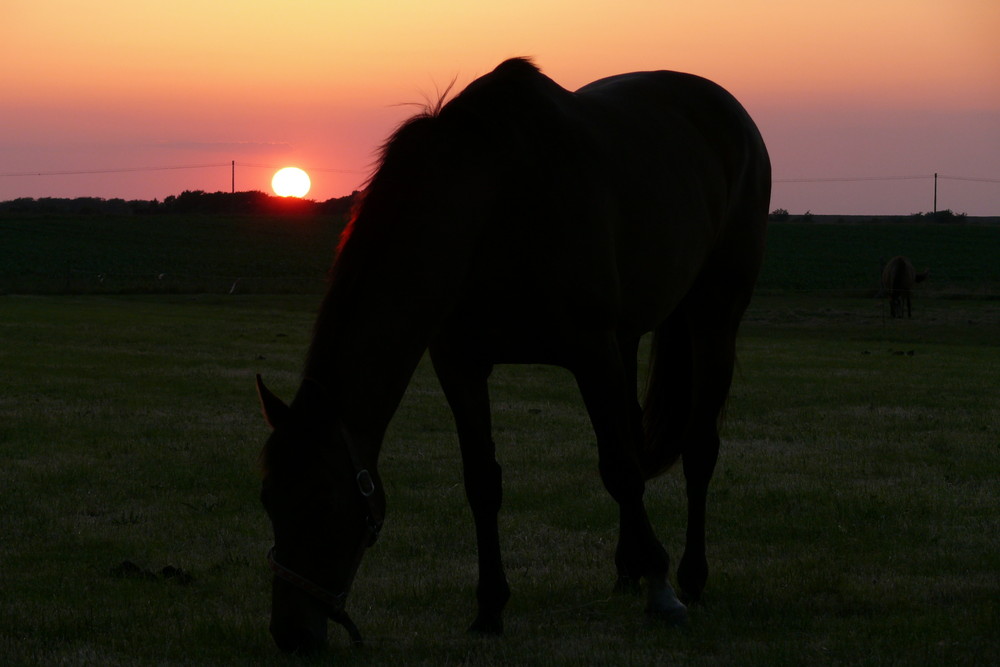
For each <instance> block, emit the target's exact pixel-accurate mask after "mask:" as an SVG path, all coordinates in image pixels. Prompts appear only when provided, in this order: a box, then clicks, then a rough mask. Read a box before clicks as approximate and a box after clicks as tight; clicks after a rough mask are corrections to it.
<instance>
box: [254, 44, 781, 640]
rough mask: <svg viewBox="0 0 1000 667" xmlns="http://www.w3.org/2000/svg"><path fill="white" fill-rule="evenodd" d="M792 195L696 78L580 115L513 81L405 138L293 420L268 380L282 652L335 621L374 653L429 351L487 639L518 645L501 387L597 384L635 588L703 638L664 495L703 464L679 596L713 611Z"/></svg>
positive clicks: (551, 93) (364, 222) (603, 439)
mask: <svg viewBox="0 0 1000 667" xmlns="http://www.w3.org/2000/svg"><path fill="white" fill-rule="evenodd" d="M770 188H771V175H770V162H769V160H768V155H767V151H766V149H765V147H764V142H763V140H762V139H761V136H760V134H759V132H758V131H757V128H756V126H755V125H754V123H753V121H752V120H751V119H750V117H749V116H748V115H747V113H746V111H744V109H743V108H742V107H741V106H740V104H739V103H738V102H737V101H736V100H735V99H734V98H733V97H732V96H731V95H729V94H728V93H727V92H726V91H724V90H723V89H722V88H720V87H719V86H717V85H715V84H713V83H711V82H709V81H706V80H705V79H702V78H699V77H696V76H692V75H689V74H680V73H676V72H666V71H661V72H637V73H632V74H622V75H620V76H613V77H610V78H606V79H601V80H599V81H596V82H594V83H591V84H588V85H586V86H584V87H583V88H581V89H579V90H577V91H576V92H570V91H568V90H565V89H563V88H562V87H560V86H559V85H557V84H556V83H555V82H553V81H552V80H551V79H549V78H548V77H546V76H544V75H543V74H542V73H541V72H540V71H539V70H538V69H537V68H536V67H535V66H534V65H533V64H532V63H531V62H530V61H528V60H525V59H512V60H508V61H506V62H504V63H502V64H501V65H499V66H498V67H497V68H496V69H495V70H494V71H493V72H491V73H489V74H487V75H485V76H483V77H481V78H479V79H477V80H476V81H474V82H472V83H471V84H470V85H469V86H468V87H467V88H466V89H465V90H464V91H462V92H461V93H460V94H458V95H456V96H455V97H454V98H453V99H452V100H451V101H450V102H448V103H447V104H443V105H439V106H438V108H435V109H432V110H428V111H427V112H426V113H422V114H420V115H417V116H416V117H414V118H411V119H410V120H409V121H407V122H406V123H404V124H403V125H402V126H400V127H399V129H398V130H397V131H396V132H395V133H394V134H393V135H392V136H391V137H390V139H389V140H388V141H387V143H386V144H385V146H384V148H383V151H382V155H381V159H380V161H379V164H378V166H377V169H376V170H375V172H374V174H373V176H372V177H371V179H370V182H369V183H368V187H367V188H366V192H365V195H364V198H363V200H362V201H361V203H360V204H359V205H358V207H357V208H356V210H355V212H354V215H353V218H352V220H351V222H350V224H349V226H348V227H347V229H346V230H345V232H344V234H343V237H342V239H341V242H340V245H339V249H338V253H337V256H336V260H335V261H334V264H333V268H332V270H331V275H330V285H329V289H328V291H327V293H326V296H325V297H324V300H323V302H322V305H321V307H320V310H319V314H318V316H317V320H316V324H315V329H314V333H313V338H312V343H311V345H310V348H309V352H308V355H307V359H306V363H305V368H304V371H303V379H302V381H301V384H300V385H299V388H298V391H297V393H296V395H295V397H294V400H293V401H292V402H291V404H290V405H286V404H285V403H283V402H282V401H281V400H280V399H278V398H277V397H276V396H275V395H274V394H273V393H271V392H270V391H269V390H268V389H267V388H266V387H265V386H264V385H263V383H262V382H261V381H260V377H259V376H258V392H259V394H260V398H261V403H262V406H263V410H264V414H265V417H266V419H267V421H268V423H269V424H270V425H271V427H272V429H273V431H272V433H271V435H270V438H269V439H268V441H267V443H266V444H265V446H264V450H263V452H262V455H261V465H262V469H263V485H262V491H261V500H262V502H263V505H264V508H265V509H266V511H267V513H268V515H269V517H270V519H271V523H272V527H273V530H274V547H273V548H272V549H271V551H270V552H269V554H268V560H269V562H270V564H271V568H272V570H273V572H274V578H273V590H272V607H271V626H270V628H271V633H272V635H273V637H274V640H275V641H276V643H277V644H278V646H279V647H280V648H282V649H284V650H289V651H299V650H303V651H305V650H311V649H315V648H318V647H320V646H322V645H323V644H324V643H325V641H326V630H327V623H326V621H327V619H328V618H329V619H332V620H334V621H336V622H338V623H340V624H341V625H343V626H344V627H345V628H346V629H347V630H348V632H349V633H350V635H351V638H352V640H354V641H355V642H360V641H361V635H360V634H359V632H358V630H357V628H356V626H355V625H354V624H353V623H352V622H351V620H350V618H349V616H348V615H347V612H346V611H345V607H344V606H345V601H346V598H347V594H348V591H349V589H350V587H351V583H352V580H353V578H354V575H355V572H356V571H357V569H358V564H359V562H360V560H361V558H362V556H363V554H364V552H365V550H366V549H367V548H368V547H369V546H370V545H371V544H372V543H373V542H374V541H375V539H376V538H377V537H378V533H379V529H380V528H381V526H382V520H383V516H384V513H385V496H384V491H383V484H382V480H381V478H380V476H379V471H378V460H379V452H380V450H381V446H382V440H383V437H384V435H385V432H386V427H387V425H388V424H389V420H390V419H391V417H392V415H393V413H394V412H395V410H396V408H397V407H398V405H399V402H400V400H401V399H402V397H403V393H404V391H405V390H406V387H407V384H408V383H409V381H410V378H411V376H412V374H413V372H414V369H415V368H416V366H417V363H418V362H419V361H420V359H421V357H422V355H423V354H424V352H425V351H429V352H430V357H431V361H432V363H433V367H434V370H435V372H436V374H437V376H438V378H439V380H440V383H441V387H442V389H443V391H444V395H445V397H446V399H447V401H448V403H449V405H450V407H451V410H452V412H453V413H454V418H455V423H456V426H457V431H458V438H459V445H460V449H461V455H462V465H463V472H464V479H465V491H466V495H467V497H468V501H469V504H470V507H471V509H472V515H473V520H474V523H475V532H476V539H477V547H478V553H479V583H478V586H477V589H476V598H477V601H478V613H477V616H476V618H475V620H474V622H473V624H472V627H471V628H470V630H473V631H478V632H484V633H496V634H498V633H500V632H501V631H502V620H501V613H502V610H503V608H504V606H505V604H506V602H507V600H508V598H509V596H510V589H509V587H508V583H507V578H506V575H505V573H504V568H503V564H502V560H501V555H500V544H499V536H498V529H497V513H498V511H499V509H500V503H501V471H500V466H499V465H498V463H497V461H496V456H495V450H494V444H493V440H492V436H491V426H490V405H489V397H488V391H487V379H488V378H489V375H490V373H491V371H492V369H493V366H494V364H498V363H546V364H556V365H559V366H562V367H565V368H567V369H569V371H570V372H571V373H572V374H573V375H574V377H575V379H576V382H577V385H578V387H579V390H580V392H581V394H582V397H583V401H584V404H585V406H586V409H587V411H588V414H589V416H590V419H591V422H592V424H593V428H594V431H595V434H596V438H597V444H598V454H599V470H600V474H601V479H602V481H603V483H604V485H605V487H606V488H607V491H608V492H609V493H610V495H611V496H612V498H613V499H614V500H615V501H617V504H618V507H619V520H620V525H619V538H618V544H617V548H616V551H615V564H616V567H617V574H618V587H619V588H620V589H624V590H631V591H637V590H638V587H639V585H640V583H639V582H640V580H644V582H645V585H646V590H647V596H648V606H647V610H648V611H649V612H650V613H652V614H655V615H658V616H661V617H663V618H665V619H666V621H667V622H669V623H678V622H681V621H683V620H684V619H685V618H686V614H687V608H686V607H685V605H684V604H682V603H681V602H680V600H679V599H678V598H677V597H676V595H675V594H674V590H673V589H672V587H671V585H670V583H669V582H668V567H669V559H668V556H667V552H666V550H665V549H664V548H663V546H662V545H661V543H660V541H659V540H658V539H657V537H656V535H655V534H654V531H653V528H652V525H651V523H650V519H649V518H648V516H647V513H646V508H645V505H644V501H643V493H644V489H645V481H646V480H647V479H649V478H651V477H653V476H655V475H657V474H659V473H661V472H662V471H664V470H666V469H667V468H668V467H670V466H671V465H672V464H673V463H674V462H675V461H676V460H677V459H681V460H682V461H683V468H684V474H685V478H686V483H687V497H688V505H689V508H688V524H687V539H686V546H685V550H684V555H683V558H682V559H681V561H680V567H679V568H678V572H677V579H678V583H679V586H680V589H681V592H682V594H683V595H685V596H686V597H687V598H688V599H690V600H696V599H698V597H699V595H700V594H701V592H702V589H703V588H704V586H705V582H706V579H707V576H708V565H707V561H706V558H705V496H706V491H707V488H708V483H709V478H710V477H711V476H712V472H713V469H714V467H715V463H716V458H717V454H718V449H719V436H718V428H717V426H718V425H717V422H718V418H719V415H720V411H721V409H722V407H723V403H724V402H725V400H726V396H727V394H728V391H729V386H730V382H731V379H732V371H733V363H734V355H735V339H736V332H737V328H738V326H739V323H740V319H741V318H742V315H743V312H744V310H745V309H746V307H747V305H748V303H749V301H750V297H751V293H752V291H753V286H754V282H755V280H756V278H757V274H758V271H759V269H760V266H761V261H762V258H763V254H764V237H765V228H766V221H767V211H768V203H769V198H770ZM647 332H655V336H654V342H653V354H654V359H655V361H654V362H653V363H652V366H651V370H650V374H649V375H650V380H649V387H648V389H647V392H646V399H645V405H644V406H642V405H641V404H640V402H639V400H638V398H637V391H636V384H637V368H636V367H637V359H636V356H637V348H638V345H639V339H640V337H641V336H642V335H643V334H645V333H647Z"/></svg>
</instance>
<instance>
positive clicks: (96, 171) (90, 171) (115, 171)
mask: <svg viewBox="0 0 1000 667" xmlns="http://www.w3.org/2000/svg"><path fill="white" fill-rule="evenodd" d="M228 166H229V163H228V162H227V163H224V164H222V163H220V164H185V165H174V166H169V167H120V168H117V169H79V170H73V171H70V170H66V171H20V172H7V173H3V174H0V176H78V175H82V174H122V173H126V172H133V171H168V170H173V169H209V168H215V167H228Z"/></svg>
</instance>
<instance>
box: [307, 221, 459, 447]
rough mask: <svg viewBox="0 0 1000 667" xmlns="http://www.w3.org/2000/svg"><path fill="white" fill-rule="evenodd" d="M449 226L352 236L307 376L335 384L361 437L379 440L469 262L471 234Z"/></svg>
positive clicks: (344, 414) (346, 417) (341, 410)
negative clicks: (398, 237) (375, 237)
mask: <svg viewBox="0 0 1000 667" xmlns="http://www.w3.org/2000/svg"><path fill="white" fill-rule="evenodd" d="M447 227H448V225H434V226H433V228H432V229H427V230H425V233H422V234H420V235H419V236H418V237H410V238H408V239H407V243H405V244H396V243H391V242H386V240H385V238H384V237H383V238H382V239H381V243H380V244H378V245H377V246H375V247H373V246H374V244H368V245H367V246H366V245H365V244H364V242H363V241H362V242H361V243H358V242H357V239H354V238H350V239H348V241H347V242H346V243H345V244H344V246H343V248H342V250H341V254H340V257H338V260H337V265H335V267H334V271H333V278H332V281H331V285H330V289H329V290H328V292H327V294H326V297H325V298H324V300H323V304H322V306H321V308H320V312H319V315H318V317H317V320H316V326H315V330H314V333H313V340H312V344H311V346H310V351H309V355H308V358H307V362H306V367H305V377H307V378H311V379H313V380H316V381H317V382H319V383H321V384H322V385H323V386H325V387H327V388H328V390H329V392H330V394H331V396H332V400H333V401H334V402H335V405H333V406H331V408H332V409H334V410H336V415H337V417H338V418H339V419H340V420H341V421H342V422H343V423H344V425H345V426H346V427H347V428H348V429H349V430H350V431H351V432H352V434H353V435H355V437H357V438H359V439H363V440H365V441H366V442H374V443H377V445H376V446H378V445H380V444H381V441H382V436H383V435H384V433H385V429H386V427H387V426H388V424H389V420H390V419H391V418H392V415H393V413H394V412H395V411H396V408H397V407H398V405H399V402H400V400H402V397H403V394H404V393H405V391H406V387H407V385H408V384H409V380H410V378H411V376H412V375H413V372H414V370H415V369H416V367H417V364H418V363H419V362H420V359H421V357H422V356H423V354H424V351H425V350H426V349H427V346H428V344H429V343H430V341H431V338H432V337H433V335H434V333H435V332H436V331H437V330H439V329H440V326H441V324H442V323H443V321H444V320H445V319H446V318H447V316H448V315H449V313H450V312H451V310H452V309H453V308H454V305H455V303H456V302H457V299H458V294H459V290H460V288H461V285H462V283H463V279H464V277H465V274H466V272H467V270H468V258H469V257H471V255H472V252H471V247H470V245H469V244H470V243H472V236H470V235H465V234H460V233H455V230H454V228H452V229H447Z"/></svg>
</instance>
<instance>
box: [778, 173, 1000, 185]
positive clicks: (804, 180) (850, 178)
mask: <svg viewBox="0 0 1000 667" xmlns="http://www.w3.org/2000/svg"><path fill="white" fill-rule="evenodd" d="M935 177H937V178H938V179H940V180H946V181H973V182H976V183H1000V178H981V177H977V176H946V175H944V174H937V175H935V174H927V175H926V176H842V177H832V178H775V179H773V182H774V183H854V182H861V181H922V180H928V181H929V180H932V179H933V178H935Z"/></svg>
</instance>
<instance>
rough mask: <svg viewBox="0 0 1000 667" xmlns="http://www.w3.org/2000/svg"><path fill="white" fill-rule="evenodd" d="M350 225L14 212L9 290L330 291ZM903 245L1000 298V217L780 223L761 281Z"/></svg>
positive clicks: (832, 281) (1, 282)
mask: <svg viewBox="0 0 1000 667" xmlns="http://www.w3.org/2000/svg"><path fill="white" fill-rule="evenodd" d="M990 220H993V219H990ZM342 227H343V219H342V218H340V217H328V216H303V217H296V218H274V217H262V216H243V217H237V216H228V217H227V216H197V215H191V216H182V215H136V216H131V217H124V216H123V217H112V216H91V217H88V216H83V215H80V216H75V217H70V218H44V217H34V218H32V217H23V216H22V217H17V216H13V215H5V216H2V217H0V293H7V294H39V293H41V294H51V293H71V294H117V293H154V294H156V293H168V294H169V293H184V294H192V293H195V294H197V293H216V294H220V293H223V294H224V293H229V292H232V293H241V294H272V293H320V292H322V290H323V287H324V280H325V277H326V272H327V269H328V268H329V265H330V261H331V258H332V255H333V248H334V247H335V246H336V242H337V236H338V234H339V233H340V230H341V229H342ZM900 254H901V255H907V256H909V257H910V258H911V259H912V260H913V262H914V264H915V265H917V269H918V270H920V269H924V268H930V270H931V280H930V282H928V283H926V284H925V285H921V287H920V290H921V293H929V294H934V295H939V296H953V297H966V298H967V297H975V298H984V297H985V298H996V297H997V296H1000V261H998V257H1000V224H995V223H990V224H972V223H967V224H931V223H912V222H892V223H887V222H862V223H847V224H820V223H772V224H771V226H770V230H769V234H768V255H767V262H766V264H765V266H764V271H763V274H762V275H761V278H760V283H759V289H760V290H761V291H764V292H767V291H774V290H778V291H785V292H788V291H814V292H815V291H819V292H822V293H824V294H826V295H846V296H870V295H873V294H874V293H875V292H876V291H877V289H878V287H879V276H880V273H881V266H882V262H883V261H884V260H887V259H889V258H890V257H892V256H894V255H900Z"/></svg>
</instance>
